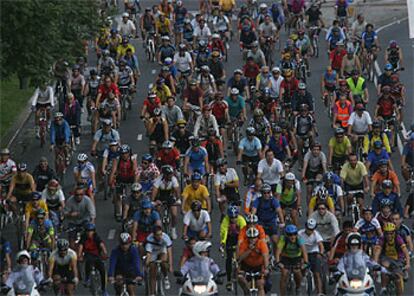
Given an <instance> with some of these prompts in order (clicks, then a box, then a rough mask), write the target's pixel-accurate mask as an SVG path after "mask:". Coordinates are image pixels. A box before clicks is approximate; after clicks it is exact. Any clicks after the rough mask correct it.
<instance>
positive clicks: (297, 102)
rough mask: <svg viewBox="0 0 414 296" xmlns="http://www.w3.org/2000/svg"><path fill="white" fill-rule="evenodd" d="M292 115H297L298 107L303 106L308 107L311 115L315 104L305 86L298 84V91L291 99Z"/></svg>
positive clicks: (301, 83)
mask: <svg viewBox="0 0 414 296" xmlns="http://www.w3.org/2000/svg"><path fill="white" fill-rule="evenodd" d="M291 103H292V107H293V114H294V115H297V114H298V113H299V111H300V107H301V106H302V105H303V104H305V105H307V106H308V107H309V111H310V113H311V114H313V112H314V109H315V103H314V100H313V97H312V94H311V93H310V92H309V91H308V90H307V89H306V84H305V83H303V82H300V83H299V85H298V90H297V91H295V92H294V93H293V97H292V101H291Z"/></svg>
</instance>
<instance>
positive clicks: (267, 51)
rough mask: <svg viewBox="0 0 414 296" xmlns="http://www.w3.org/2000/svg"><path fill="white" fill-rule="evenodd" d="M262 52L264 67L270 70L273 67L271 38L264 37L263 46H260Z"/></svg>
mask: <svg viewBox="0 0 414 296" xmlns="http://www.w3.org/2000/svg"><path fill="white" fill-rule="evenodd" d="M262 51H263V54H264V56H265V59H266V65H268V66H269V68H270V69H271V68H272V66H273V63H274V62H273V38H272V37H266V39H265V42H264V44H263V45H262Z"/></svg>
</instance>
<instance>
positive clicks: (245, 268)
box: [240, 262, 263, 272]
mask: <svg viewBox="0 0 414 296" xmlns="http://www.w3.org/2000/svg"><path fill="white" fill-rule="evenodd" d="M262 269H263V268H262V266H261V265H259V266H250V265H247V264H246V263H244V262H241V265H240V270H242V271H245V272H261V271H262Z"/></svg>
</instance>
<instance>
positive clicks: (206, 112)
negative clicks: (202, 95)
mask: <svg viewBox="0 0 414 296" xmlns="http://www.w3.org/2000/svg"><path fill="white" fill-rule="evenodd" d="M202 111H203V113H202V114H200V115H199V116H198V117H197V120H196V122H195V124H194V132H193V134H194V136H196V137H207V136H208V132H209V130H210V129H212V130H213V131H214V134H215V135H216V136H217V137H218V136H219V135H220V132H219V127H218V124H217V120H216V117H215V116H214V115H213V114H211V107H210V106H209V105H204V106H203V109H202Z"/></svg>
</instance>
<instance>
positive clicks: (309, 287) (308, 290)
mask: <svg viewBox="0 0 414 296" xmlns="http://www.w3.org/2000/svg"><path fill="white" fill-rule="evenodd" d="M312 291H313V279H312V275H311V274H310V273H308V275H307V276H306V294H307V295H308V296H311V295H312Z"/></svg>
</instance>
